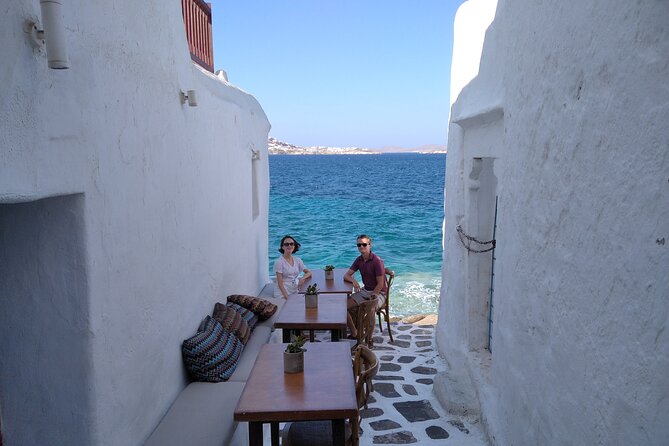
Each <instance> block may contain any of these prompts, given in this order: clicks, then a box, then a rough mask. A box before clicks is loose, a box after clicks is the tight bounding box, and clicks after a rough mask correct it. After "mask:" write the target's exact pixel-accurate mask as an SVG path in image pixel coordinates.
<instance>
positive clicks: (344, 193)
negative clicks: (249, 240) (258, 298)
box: [269, 153, 446, 316]
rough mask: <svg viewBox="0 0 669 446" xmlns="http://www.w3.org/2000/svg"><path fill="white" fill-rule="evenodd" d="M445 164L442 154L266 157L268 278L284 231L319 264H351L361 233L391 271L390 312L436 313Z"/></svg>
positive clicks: (311, 263) (316, 266)
mask: <svg viewBox="0 0 669 446" xmlns="http://www.w3.org/2000/svg"><path fill="white" fill-rule="evenodd" d="M445 164H446V155H444V154H433V155H421V154H405V153H402V154H383V155H272V156H270V157H269V168H270V209H269V245H270V246H269V259H270V275H272V274H273V271H271V269H272V267H273V265H274V260H275V259H276V258H277V257H278V256H279V255H280V253H279V252H278V251H277V249H278V247H279V241H280V239H281V237H282V236H283V235H285V234H291V235H292V236H294V237H295V238H296V239H297V240H298V241H299V242H300V243H301V244H302V248H301V249H300V252H299V253H298V254H297V255H298V256H300V257H301V258H302V260H304V262H305V264H306V265H307V267H308V268H310V269H319V268H322V267H323V266H325V265H327V264H333V265H335V266H336V267H338V268H339V267H341V268H348V267H349V266H351V263H352V262H353V260H354V259H355V257H356V256H357V255H358V250H357V248H356V246H355V237H356V235H357V234H361V233H366V234H369V235H370V236H371V237H372V238H373V240H374V252H375V253H377V254H378V255H380V256H381V258H382V259H383V260H384V262H385V264H386V267H388V268H392V269H393V270H395V275H396V276H395V284H394V285H393V289H392V291H391V307H390V311H391V314H392V315H395V316H406V315H409V314H416V313H436V312H437V307H438V302H439V288H440V287H441V258H442V247H441V236H442V233H441V228H442V223H443V219H444V206H443V202H444V192H443V191H444V175H445Z"/></svg>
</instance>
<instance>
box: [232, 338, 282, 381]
mask: <svg viewBox="0 0 669 446" xmlns="http://www.w3.org/2000/svg"><path fill="white" fill-rule="evenodd" d="M271 334H272V329H271V328H270V327H268V326H267V325H257V326H256V328H255V330H253V333H251V337H250V338H249V341H248V342H247V343H246V346H245V347H244V352H243V353H242V357H241V358H240V360H239V362H238V363H237V368H236V369H235V372H234V373H233V374H232V376H230V379H229V380H228V381H237V382H245V381H246V380H247V379H249V374H250V373H251V369H252V368H253V364H255V362H256V358H257V357H258V353H259V352H260V347H262V345H263V344H267V340H268V339H269V337H270V335H271Z"/></svg>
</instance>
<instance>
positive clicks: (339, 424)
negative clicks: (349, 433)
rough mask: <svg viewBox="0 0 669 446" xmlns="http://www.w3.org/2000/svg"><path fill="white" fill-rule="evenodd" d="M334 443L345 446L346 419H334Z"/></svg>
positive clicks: (335, 445) (337, 445) (336, 445)
mask: <svg viewBox="0 0 669 446" xmlns="http://www.w3.org/2000/svg"><path fill="white" fill-rule="evenodd" d="M332 444H333V445H334V446H339V445H341V446H344V445H345V444H346V434H345V421H344V420H343V419H339V420H332Z"/></svg>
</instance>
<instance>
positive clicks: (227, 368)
mask: <svg viewBox="0 0 669 446" xmlns="http://www.w3.org/2000/svg"><path fill="white" fill-rule="evenodd" d="M243 349H244V344H242V341H240V340H239V338H237V337H236V336H235V335H233V334H232V333H228V332H226V331H224V330H223V327H222V326H221V324H220V323H219V322H218V321H217V320H216V319H214V318H212V317H211V316H207V317H206V318H205V319H204V320H203V321H202V323H201V324H200V327H199V328H198V331H197V333H196V334H195V336H193V337H191V338H188V339H186V340H185V341H184V342H183V344H182V345H181V353H182V356H183V360H184V364H185V366H186V370H187V371H188V375H189V376H190V378H191V380H192V381H205V382H220V381H225V380H227V379H228V378H230V375H232V372H234V371H235V368H236V367H237V362H239V357H240V356H241V354H242V350H243Z"/></svg>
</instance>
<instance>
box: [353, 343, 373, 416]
mask: <svg viewBox="0 0 669 446" xmlns="http://www.w3.org/2000/svg"><path fill="white" fill-rule="evenodd" d="M378 371H379V360H378V358H377V357H376V354H375V353H374V352H373V351H372V350H370V349H369V348H368V347H367V346H366V345H362V344H360V345H358V346H357V347H356V348H355V356H354V357H353V377H354V379H355V396H356V400H357V401H358V407H359V408H360V407H363V406H365V408H366V407H367V399H368V398H369V393H370V392H371V390H372V378H374V377H375V376H376V373H377V372H378Z"/></svg>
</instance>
